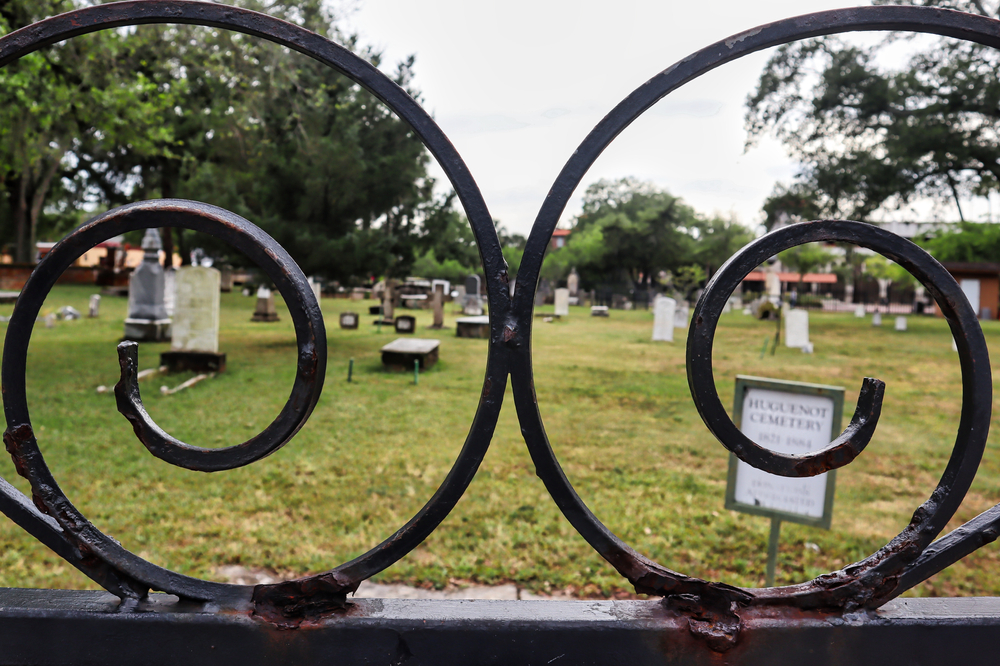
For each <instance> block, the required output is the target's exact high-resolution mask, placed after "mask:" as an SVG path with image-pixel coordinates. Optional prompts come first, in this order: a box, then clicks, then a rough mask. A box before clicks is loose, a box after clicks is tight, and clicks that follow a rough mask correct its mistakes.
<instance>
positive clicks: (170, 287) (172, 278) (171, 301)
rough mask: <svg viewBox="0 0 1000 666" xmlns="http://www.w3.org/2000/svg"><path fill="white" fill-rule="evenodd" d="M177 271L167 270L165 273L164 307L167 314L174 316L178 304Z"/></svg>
mask: <svg viewBox="0 0 1000 666" xmlns="http://www.w3.org/2000/svg"><path fill="white" fill-rule="evenodd" d="M176 289H177V269H176V268H173V267H171V268H167V269H164V271H163V307H164V309H166V311H167V314H168V315H169V316H171V317H173V316H174V306H175V305H176V302H177V295H176Z"/></svg>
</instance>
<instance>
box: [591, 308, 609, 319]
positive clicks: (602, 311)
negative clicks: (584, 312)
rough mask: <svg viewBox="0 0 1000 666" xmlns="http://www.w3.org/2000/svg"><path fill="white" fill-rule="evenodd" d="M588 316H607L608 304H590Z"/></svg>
mask: <svg viewBox="0 0 1000 666" xmlns="http://www.w3.org/2000/svg"><path fill="white" fill-rule="evenodd" d="M590 316H591V317H607V316H608V306H607V305H592V306H590Z"/></svg>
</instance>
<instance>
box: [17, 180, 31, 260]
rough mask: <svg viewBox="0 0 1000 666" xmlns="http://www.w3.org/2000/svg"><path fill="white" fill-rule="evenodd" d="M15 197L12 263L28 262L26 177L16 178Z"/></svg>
mask: <svg viewBox="0 0 1000 666" xmlns="http://www.w3.org/2000/svg"><path fill="white" fill-rule="evenodd" d="M18 179H19V180H20V183H19V184H18V187H17V196H16V197H15V198H14V261H17V262H19V263H27V262H28V247H27V245H28V241H27V238H26V236H27V233H28V175H27V174H25V173H24V172H22V173H21V175H20V176H19V177H18Z"/></svg>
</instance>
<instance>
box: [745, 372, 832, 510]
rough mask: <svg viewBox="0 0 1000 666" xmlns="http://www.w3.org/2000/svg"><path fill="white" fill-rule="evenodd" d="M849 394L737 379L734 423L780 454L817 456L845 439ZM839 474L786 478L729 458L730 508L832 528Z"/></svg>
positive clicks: (827, 388) (815, 386) (812, 386)
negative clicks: (842, 424) (835, 441)
mask: <svg viewBox="0 0 1000 666" xmlns="http://www.w3.org/2000/svg"><path fill="white" fill-rule="evenodd" d="M843 411H844V389H843V388H839V387H836V386H823V385H821V384H805V383H802V382H788V381H781V380H776V379H762V378H759V377H747V376H744V375H737V376H736V397H735V404H734V407H733V422H734V423H736V424H737V425H738V426H739V428H740V430H741V431H742V432H743V434H744V435H746V436H747V437H749V438H750V439H752V440H753V441H755V442H757V443H758V444H759V445H761V446H763V447H765V448H767V449H771V450H772V451H776V452H778V453H791V454H798V455H802V454H807V453H812V452H814V451H818V450H820V449H822V448H824V447H825V446H826V445H827V444H829V443H830V442H831V441H832V440H833V439H834V438H835V437H837V435H839V434H840V422H841V418H842V416H843ZM836 473H837V472H836V470H834V471H831V472H826V473H825V474H820V475H818V476H811V477H800V478H787V477H783V476H777V475H775V474H770V473H768V472H763V471H761V470H759V469H756V468H754V467H751V466H750V465H748V464H746V463H745V462H743V461H742V460H740V459H738V458H737V457H736V456H735V455H730V459H729V481H728V483H727V484H726V508H727V509H731V510H734V511H742V512H744V513H753V514H756V515H760V516H770V517H771V518H777V519H779V520H783V521H788V522H795V523H804V524H806V525H815V526H817V527H823V528H827V529H829V527H830V520H831V519H832V517H833V491H834V485H835V480H836V476H835V475H836Z"/></svg>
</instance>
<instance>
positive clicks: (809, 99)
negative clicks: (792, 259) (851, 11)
mask: <svg viewBox="0 0 1000 666" xmlns="http://www.w3.org/2000/svg"><path fill="white" fill-rule="evenodd" d="M876 4H881V3H879V2H877V3H876ZM896 4H899V3H896ZM902 4H920V5H938V6H948V7H957V8H961V9H962V10H963V11H971V12H976V13H984V14H987V15H991V16H995V15H996V3H995V2H989V3H986V2H978V1H966V0H960V1H956V2H941V1H938V0H909V1H908V2H904V3H902ZM986 5H989V7H987V6H986ZM892 42H893V40H891V39H890V40H884V41H880V42H879V43H878V44H876V45H874V46H870V47H859V46H854V45H851V44H849V43H847V42H845V41H843V40H841V39H837V38H832V37H827V38H822V39H815V40H806V41H802V42H796V43H794V44H789V45H785V46H782V47H780V48H779V49H778V50H777V51H776V52H775V54H774V55H773V56H772V57H771V59H770V61H769V62H768V64H767V66H766V67H765V68H764V72H763V74H762V75H761V78H760V81H759V83H758V87H757V90H756V91H755V92H754V93H753V94H752V95H751V96H750V97H749V98H748V100H747V113H746V127H747V130H748V144H752V143H753V142H754V141H755V140H756V139H757V138H758V137H760V136H762V135H764V134H772V135H774V136H776V137H777V138H779V139H780V140H782V141H783V142H784V143H785V146H786V147H787V149H788V150H789V152H790V154H791V155H792V156H793V157H794V158H796V159H797V160H799V161H800V162H801V163H802V166H801V171H800V173H799V174H798V176H797V177H796V182H795V183H793V184H792V185H790V186H785V187H784V188H783V189H780V188H779V189H778V190H777V191H776V192H775V195H773V196H772V200H770V201H769V208H766V210H767V213H768V220H769V222H771V221H773V220H772V218H773V215H774V214H775V213H776V212H778V211H779V210H785V211H786V212H788V213H790V214H797V213H798V214H801V215H802V217H817V216H820V215H821V216H826V217H841V218H849V219H857V220H867V219H869V218H870V216H871V215H872V214H873V213H874V212H875V211H878V210H880V209H889V208H893V207H899V206H902V205H905V204H908V203H909V202H911V201H913V200H914V199H917V198H920V197H932V198H934V199H938V200H942V201H943V200H952V201H953V202H954V203H955V204H956V205H957V206H958V208H959V215H961V200H962V199H963V198H968V197H971V196H982V195H985V194H987V193H988V192H991V191H997V190H1000V163H998V158H1000V132H998V125H997V121H998V116H1000V114H998V113H997V109H998V106H1000V77H998V73H1000V54H998V53H997V51H996V50H995V49H993V48H991V47H986V46H982V45H979V44H972V43H969V42H964V41H956V40H950V39H943V38H942V39H939V40H935V41H934V42H933V44H932V45H931V46H929V47H927V48H925V49H922V50H920V51H918V52H916V53H914V54H913V55H912V56H911V57H910V59H909V61H908V62H907V64H906V66H905V67H903V68H901V69H899V70H898V71H889V70H886V69H884V68H883V67H882V66H881V65H880V64H879V57H880V55H881V54H882V53H883V50H884V49H885V48H886V47H887V46H888V45H890V44H892ZM817 72H818V74H817Z"/></svg>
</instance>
